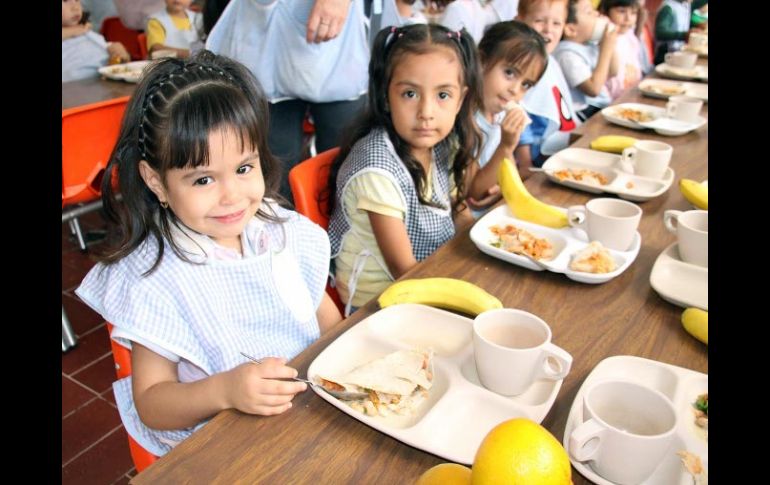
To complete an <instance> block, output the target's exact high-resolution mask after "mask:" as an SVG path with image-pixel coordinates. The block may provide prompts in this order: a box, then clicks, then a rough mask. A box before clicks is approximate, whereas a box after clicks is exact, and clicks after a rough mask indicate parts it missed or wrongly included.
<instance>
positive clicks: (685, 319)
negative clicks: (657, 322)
mask: <svg viewBox="0 0 770 485" xmlns="http://www.w3.org/2000/svg"><path fill="white" fill-rule="evenodd" d="M682 326H683V327H684V329H685V330H687V333H689V334H690V335H692V336H693V337H695V338H697V339H698V340H700V341H701V342H703V343H704V344H706V345H708V344H709V312H707V311H705V310H701V309H700V308H688V309H686V310H685V311H684V312H682Z"/></svg>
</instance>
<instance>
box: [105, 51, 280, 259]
mask: <svg viewBox="0 0 770 485" xmlns="http://www.w3.org/2000/svg"><path fill="white" fill-rule="evenodd" d="M267 127H268V105H267V100H266V98H265V96H264V94H263V93H262V89H261V88H260V86H259V83H258V81H257V80H256V78H255V77H254V75H253V74H252V73H251V72H250V71H249V70H248V69H246V68H245V67H244V66H243V65H241V64H239V63H237V62H235V61H233V60H230V59H228V58H226V57H222V56H217V55H215V54H213V53H212V52H210V51H207V50H203V51H201V52H199V53H198V54H196V55H195V56H193V57H191V58H189V59H176V58H166V59H162V60H160V61H156V62H153V63H152V64H151V65H150V66H149V67H148V68H147V71H146V72H145V73H144V75H143V77H142V79H141V81H140V82H139V85H138V86H137V88H136V91H135V92H134V94H133V96H132V97H131V99H130V100H129V102H128V106H127V108H126V113H125V115H124V117H123V122H122V124H121V128H120V135H119V136H118V142H117V144H116V145H115V148H114V150H113V152H112V155H111V156H110V162H109V164H108V166H107V171H106V173H105V176H104V179H103V180H102V200H103V206H104V213H105V215H106V217H107V221H108V223H109V224H110V226H111V229H112V231H110V232H111V235H112V240H111V244H110V247H109V248H108V250H107V251H106V252H105V253H104V254H103V255H102V261H103V262H104V263H106V264H111V263H114V262H117V261H118V260H120V259H122V258H124V257H126V256H128V255H129V254H130V253H131V252H133V251H134V250H135V249H136V248H137V247H139V246H140V245H141V244H142V243H143V242H144V241H145V240H146V239H147V238H148V237H149V236H153V237H154V239H155V240H156V241H157V242H158V256H157V259H156V260H155V262H154V264H153V265H152V267H151V268H149V269H148V271H147V272H146V273H145V274H149V273H151V272H152V271H154V270H155V268H157V267H158V264H160V261H161V259H162V258H163V251H164V244H163V243H162V242H161V241H162V240H163V239H166V241H168V243H169V244H170V247H171V249H172V250H173V251H174V253H176V254H177V255H178V256H179V257H180V258H182V259H184V260H185V261H188V262H192V261H191V260H190V259H189V258H188V257H186V256H185V254H184V252H183V250H182V249H181V248H180V247H179V246H178V245H177V244H176V242H175V241H174V239H173V238H172V236H171V225H172V224H173V225H179V224H180V222H179V221H178V219H177V218H176V216H175V215H174V213H173V211H172V210H171V209H170V208H164V207H162V206H161V205H160V203H159V201H158V199H157V197H156V196H155V194H154V193H153V192H152V191H151V190H150V189H149V188H148V187H147V185H146V184H145V182H144V180H143V179H142V176H141V174H140V172H139V163H140V162H141V161H142V160H145V161H146V162H147V163H148V164H149V165H150V167H152V169H153V170H155V171H156V172H157V173H158V174H159V175H160V177H161V179H162V180H163V183H164V184H165V180H166V177H165V176H166V172H167V171H168V170H170V169H181V168H193V167H199V166H205V165H208V163H209V135H210V134H211V133H212V132H214V131H217V130H223V129H227V130H232V132H233V133H234V134H235V135H236V136H237V138H238V140H239V142H240V144H241V150H244V149H246V148H249V149H256V150H257V151H258V152H259V158H260V167H261V170H262V176H263V178H264V180H265V196H264V197H265V198H273V199H277V200H280V197H279V196H278V184H279V183H280V176H281V167H280V164H279V162H278V161H277V160H276V159H275V158H274V157H273V156H272V155H271V154H270V151H269V149H268V147H267ZM113 179H116V180H117V184H118V187H117V191H116V190H115V189H114V188H113V184H112V183H111V181H113ZM117 193H120V196H121V197H122V202H119V201H118V200H117ZM158 215H159V216H160V217H158ZM256 216H257V217H260V218H262V219H264V220H270V221H276V222H281V219H279V218H277V217H276V216H275V215H274V214H271V213H267V212H265V210H264V205H263V207H262V208H260V209H259V211H258V212H257V214H256Z"/></svg>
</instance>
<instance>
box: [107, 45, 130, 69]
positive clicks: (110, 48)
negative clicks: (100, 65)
mask: <svg viewBox="0 0 770 485" xmlns="http://www.w3.org/2000/svg"><path fill="white" fill-rule="evenodd" d="M107 53H108V54H109V55H110V64H120V63H121V62H128V61H130V60H131V54H129V53H128V51H127V50H126V48H125V47H124V46H123V44H121V43H120V42H110V43H109V44H107ZM114 61H117V62H114Z"/></svg>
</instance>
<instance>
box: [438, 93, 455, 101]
mask: <svg viewBox="0 0 770 485" xmlns="http://www.w3.org/2000/svg"><path fill="white" fill-rule="evenodd" d="M438 97H439V99H449V98H451V97H452V95H451V94H449V93H448V92H446V91H441V92H440V93H438Z"/></svg>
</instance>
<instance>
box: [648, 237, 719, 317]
mask: <svg viewBox="0 0 770 485" xmlns="http://www.w3.org/2000/svg"><path fill="white" fill-rule="evenodd" d="M650 286H652V288H653V289H654V290H655V291H657V292H658V294H659V295H660V296H661V298H663V299H664V300H666V301H668V302H670V303H673V304H674V305H677V306H681V307H684V308H687V307H697V308H701V309H703V310H706V311H708V309H709V269H708V268H704V267H703V266H698V265H697V264H691V263H685V262H684V261H682V260H681V258H680V257H679V245H678V244H677V243H674V244H672V245H670V246H669V247H667V248H666V249H665V250H663V252H662V253H660V256H658V258H657V259H656V260H655V264H653V265H652V272H651V273H650Z"/></svg>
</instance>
